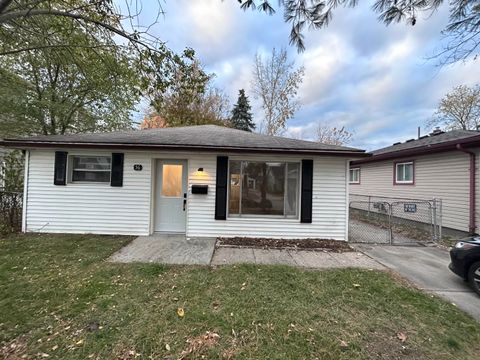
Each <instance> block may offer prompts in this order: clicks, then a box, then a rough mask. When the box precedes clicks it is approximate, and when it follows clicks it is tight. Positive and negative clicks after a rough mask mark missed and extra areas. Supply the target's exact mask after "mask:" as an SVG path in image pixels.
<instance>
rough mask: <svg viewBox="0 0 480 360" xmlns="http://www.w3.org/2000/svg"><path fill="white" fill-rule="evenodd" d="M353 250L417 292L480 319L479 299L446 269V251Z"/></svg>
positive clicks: (415, 248)
mask: <svg viewBox="0 0 480 360" xmlns="http://www.w3.org/2000/svg"><path fill="white" fill-rule="evenodd" d="M355 247H356V248H357V249H358V250H360V251H362V252H363V253H364V254H366V255H368V256H370V257H371V258H373V259H375V260H376V261H378V262H379V263H381V264H383V265H385V266H386V267H388V268H390V269H392V270H394V271H396V272H398V273H399V274H400V275H402V276H403V277H405V278H406V279H408V280H410V281H411V282H413V283H414V284H416V285H417V286H418V287H419V288H420V289H423V290H426V291H429V292H432V293H435V294H437V295H439V296H441V297H443V298H444V299H446V300H448V301H450V302H452V303H454V304H455V305H457V306H458V307H459V308H460V309H462V310H464V311H465V312H467V313H468V314H470V315H471V316H473V317H474V318H475V319H477V320H480V297H479V296H478V295H477V294H475V293H474V292H473V291H472V290H471V289H470V288H469V287H468V285H467V283H466V282H464V281H463V280H462V279H461V278H460V277H458V276H456V275H454V274H453V273H452V272H451V271H450V270H449V269H448V264H449V263H450V257H449V254H448V252H447V251H445V250H441V249H439V248H436V247H424V246H375V245H365V244H361V245H360V244H357V245H355Z"/></svg>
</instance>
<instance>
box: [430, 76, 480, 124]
mask: <svg viewBox="0 0 480 360" xmlns="http://www.w3.org/2000/svg"><path fill="white" fill-rule="evenodd" d="M479 125H480V86H479V85H476V86H473V87H468V86H466V85H459V86H456V87H454V88H453V89H452V91H450V92H449V93H448V94H447V95H445V96H444V97H443V99H442V100H440V103H439V105H438V109H437V111H436V112H435V114H434V115H433V117H432V119H430V120H428V121H427V126H428V127H429V128H432V127H434V126H440V127H443V128H445V129H446V130H452V129H463V130H476V129H477V127H478V126H479Z"/></svg>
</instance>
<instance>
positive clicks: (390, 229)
mask: <svg viewBox="0 0 480 360" xmlns="http://www.w3.org/2000/svg"><path fill="white" fill-rule="evenodd" d="M386 204H387V205H388V230H389V231H388V235H389V237H390V239H389V243H390V245H392V244H393V229H392V204H390V203H387V202H386Z"/></svg>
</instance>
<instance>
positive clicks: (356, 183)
mask: <svg viewBox="0 0 480 360" xmlns="http://www.w3.org/2000/svg"><path fill="white" fill-rule="evenodd" d="M355 170H356V171H358V180H357V181H352V180H350V172H351V171H355ZM360 173H361V171H360V167H359V166H357V167H353V168H350V169H349V170H348V183H349V184H350V185H359V184H360V181H361V180H360Z"/></svg>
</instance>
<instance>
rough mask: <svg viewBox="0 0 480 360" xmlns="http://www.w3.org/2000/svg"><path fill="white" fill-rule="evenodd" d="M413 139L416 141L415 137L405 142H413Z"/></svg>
mask: <svg viewBox="0 0 480 360" xmlns="http://www.w3.org/2000/svg"><path fill="white" fill-rule="evenodd" d="M412 141H415V139H409V140H407V141H405V142H406V143H407V142H412Z"/></svg>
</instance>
